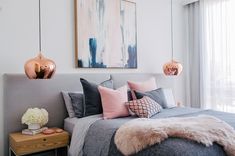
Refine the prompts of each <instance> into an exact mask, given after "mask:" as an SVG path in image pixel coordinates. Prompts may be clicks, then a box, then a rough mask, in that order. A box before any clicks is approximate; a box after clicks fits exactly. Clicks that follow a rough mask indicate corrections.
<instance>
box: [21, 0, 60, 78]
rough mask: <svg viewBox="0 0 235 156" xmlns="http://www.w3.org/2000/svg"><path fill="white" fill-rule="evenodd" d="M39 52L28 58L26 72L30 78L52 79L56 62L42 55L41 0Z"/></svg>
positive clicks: (25, 66)
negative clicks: (35, 55)
mask: <svg viewBox="0 0 235 156" xmlns="http://www.w3.org/2000/svg"><path fill="white" fill-rule="evenodd" d="M38 10H39V54H38V56H37V57H35V58H32V59H30V60H28V61H27V62H26V63H25V65H24V69H25V74H26V75H27V77H28V78H29V79H50V78H51V77H52V76H53V75H54V73H55V71H56V65H55V62H54V61H52V60H50V59H47V58H46V57H44V56H43V55H42V52H41V50H42V39H41V36H42V34H41V0H39V9H38Z"/></svg>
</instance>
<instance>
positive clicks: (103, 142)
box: [70, 108, 235, 156]
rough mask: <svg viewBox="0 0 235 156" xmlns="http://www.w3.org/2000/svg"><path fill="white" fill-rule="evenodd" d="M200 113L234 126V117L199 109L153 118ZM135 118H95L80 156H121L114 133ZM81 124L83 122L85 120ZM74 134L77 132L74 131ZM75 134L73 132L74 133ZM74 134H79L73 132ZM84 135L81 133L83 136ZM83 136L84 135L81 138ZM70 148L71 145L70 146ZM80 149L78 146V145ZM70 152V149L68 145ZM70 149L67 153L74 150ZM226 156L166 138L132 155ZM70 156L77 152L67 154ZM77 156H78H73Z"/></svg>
mask: <svg viewBox="0 0 235 156" xmlns="http://www.w3.org/2000/svg"><path fill="white" fill-rule="evenodd" d="M200 114H206V115H212V116H215V117H217V118H219V119H221V120H224V121H226V122H227V123H229V124H230V125H231V126H232V127H235V115H234V114H229V113H223V112H216V111H211V110H200V109H192V108H173V109H163V110H162V111H161V113H159V114H156V115H155V116H154V117H153V118H167V117H177V116H178V117H181V116H182V117H183V116H197V115H200ZM133 119H136V117H126V118H119V119H113V120H100V118H99V117H98V119H94V122H93V124H91V125H89V126H88V127H90V128H88V131H87V134H86V136H85V139H84V142H83V143H84V144H83V145H82V146H83V148H82V149H83V150H82V154H83V155H84V156H94V155H96V156H107V155H109V156H122V154H121V153H120V152H119V151H118V150H117V148H116V145H115V143H114V139H113V138H114V135H115V132H116V130H117V129H118V128H119V127H120V126H121V125H123V124H124V123H126V122H128V121H130V120H133ZM84 122H86V121H85V120H84ZM74 131H77V130H75V129H74ZM74 133H75V132H74ZM76 133H77V134H78V133H79V132H76ZM83 135H84V134H83ZM74 137H76V135H73V137H72V142H73V140H74V141H75V140H77V141H79V138H78V135H77V137H76V138H74ZM83 137H84V136H83ZM71 145H72V144H71ZM78 145H79V144H76V143H75V144H74V145H73V148H78ZM79 146H80V145H79ZM80 147H81V146H80ZM71 149H72V146H71ZM71 149H70V152H73V150H71ZM172 153H174V156H208V155H213V156H225V155H226V154H225V153H224V151H223V149H222V148H221V146H219V145H217V144H214V145H213V146H211V147H205V146H204V145H202V144H199V143H196V142H193V141H189V140H185V139H179V138H169V139H167V140H166V141H164V142H162V143H161V144H155V145H153V146H151V147H148V148H147V149H145V150H142V151H140V152H138V153H137V154H135V155H136V156H144V155H148V156H171V155H172ZM70 154H72V155H73V156H75V155H76V153H70ZM76 156H77V155H76Z"/></svg>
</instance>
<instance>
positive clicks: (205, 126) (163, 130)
mask: <svg viewBox="0 0 235 156" xmlns="http://www.w3.org/2000/svg"><path fill="white" fill-rule="evenodd" d="M168 137H179V138H185V139H189V140H193V141H196V142H198V143H202V144H204V145H205V146H207V147H208V146H211V145H212V144H213V143H214V142H216V143H218V144H219V145H221V146H223V148H224V151H225V152H226V153H227V155H228V156H235V130H234V128H233V127H231V126H230V125H228V124H227V123H226V122H224V121H222V120H220V119H218V118H215V117H212V116H209V115H200V116H197V117H174V118H166V119H145V118H139V119H135V120H132V121H129V122H127V123H125V124H124V125H122V126H121V127H120V128H119V129H118V130H117V132H116V135H115V138H114V139H115V140H114V141H115V144H116V146H117V148H118V149H119V150H120V151H121V152H122V153H123V154H124V155H131V154H135V153H137V152H139V151H141V150H142V149H144V148H146V147H148V146H151V145H154V144H156V143H161V141H163V140H165V139H167V138H168Z"/></svg>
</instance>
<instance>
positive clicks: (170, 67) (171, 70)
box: [163, 0, 183, 76]
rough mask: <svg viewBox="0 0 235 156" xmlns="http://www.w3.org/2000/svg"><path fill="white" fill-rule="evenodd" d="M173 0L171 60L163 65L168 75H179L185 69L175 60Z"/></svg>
mask: <svg viewBox="0 0 235 156" xmlns="http://www.w3.org/2000/svg"><path fill="white" fill-rule="evenodd" d="M172 3H173V1H172V0H171V59H172V60H171V61H170V62H167V63H166V64H164V66H163V72H164V74H165V75H166V76H178V75H179V74H180V73H181V72H182V70H183V66H182V65H181V64H180V63H179V62H177V61H175V60H173V58H174V36H173V35H174V34H173V4H172Z"/></svg>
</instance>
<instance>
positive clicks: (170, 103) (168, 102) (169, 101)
mask: <svg viewBox="0 0 235 156" xmlns="http://www.w3.org/2000/svg"><path fill="white" fill-rule="evenodd" d="M134 92H135V95H136V97H137V99H141V98H143V97H144V96H148V97H150V98H151V99H153V100H154V101H156V102H157V103H158V104H160V105H161V106H162V107H163V108H173V107H176V103H175V100H174V96H173V93H172V90H171V89H163V88H158V89H156V90H152V91H148V92H145V93H142V92H138V91H134Z"/></svg>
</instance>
